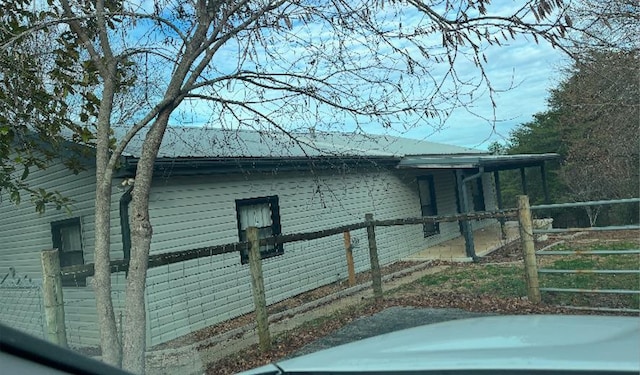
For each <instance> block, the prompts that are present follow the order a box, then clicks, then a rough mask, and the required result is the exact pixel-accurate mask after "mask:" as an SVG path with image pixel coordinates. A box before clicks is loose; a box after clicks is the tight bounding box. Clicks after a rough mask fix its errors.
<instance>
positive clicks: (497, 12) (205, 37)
mask: <svg viewBox="0 0 640 375" xmlns="http://www.w3.org/2000/svg"><path fill="white" fill-rule="evenodd" d="M51 4H52V5H51V6H50V9H48V13H45V14H43V15H42V16H41V17H36V18H35V19H32V20H31V19H30V20H29V23H28V24H27V25H26V26H25V27H24V30H23V31H21V32H18V33H16V35H15V36H14V37H11V38H5V41H4V42H3V44H2V46H1V48H2V49H3V50H8V49H10V48H11V46H12V45H13V44H14V43H15V42H16V41H18V40H20V38H22V37H24V36H25V35H29V34H32V33H34V32H37V31H39V30H45V29H47V28H49V27H51V25H63V32H62V33H61V35H60V37H59V38H58V39H57V43H59V44H60V46H61V51H62V53H66V54H68V55H69V56H75V57H76V61H75V63H74V64H70V65H69V66H67V67H66V68H67V69H69V70H71V71H72V72H74V74H77V75H78V77H79V82H80V83H88V84H87V85H86V86H81V85H80V84H79V83H78V86H79V87H84V88H91V89H82V90H80V92H82V93H83V94H84V96H83V97H84V98H85V102H86V103H92V104H93V105H94V106H95V113H93V112H90V111H87V112H86V114H87V116H88V118H85V119H86V120H87V121H89V122H90V123H91V126H92V127H94V129H95V131H94V132H93V136H94V137H95V152H96V170H97V176H96V177H97V179H96V183H97V185H96V186H97V187H96V204H95V209H96V220H95V227H96V238H95V277H94V289H95V294H96V303H97V311H98V317H99V323H100V328H101V336H100V337H101V346H102V353H103V359H104V360H105V361H106V362H108V363H111V364H116V365H119V364H121V363H122V365H123V367H124V368H126V369H128V370H130V371H133V372H136V373H143V372H144V353H145V330H144V327H145V324H144V322H145V307H144V289H145V279H146V272H147V259H148V255H149V249H150V244H151V239H152V224H151V222H150V220H149V210H148V208H149V191H150V187H151V181H152V172H153V165H154V161H155V158H156V155H157V153H158V149H159V147H160V144H161V142H162V139H163V135H164V133H165V131H166V129H167V125H168V123H169V121H170V120H171V119H172V116H179V115H181V114H182V115H184V114H185V113H188V112H189V111H190V110H193V111H196V109H195V108H197V111H198V112H204V113H208V116H209V118H208V123H209V124H210V125H211V126H218V127H219V126H223V127H232V128H234V129H235V128H240V127H251V128H259V129H262V130H267V131H277V132H282V133H284V134H288V135H291V136H292V137H293V135H292V133H291V132H290V129H291V122H292V119H295V122H296V125H295V126H296V127H307V128H312V129H313V128H316V127H319V128H321V129H330V128H332V127H335V126H336V125H335V124H345V123H347V124H349V125H350V126H352V127H353V128H355V129H356V131H363V128H364V127H365V126H370V125H371V124H381V125H382V126H384V127H387V128H392V127H396V128H401V129H402V128H407V127H413V126H424V125H430V124H431V125H433V126H437V125H438V124H439V123H440V121H441V120H442V119H445V118H446V117H447V116H448V113H449V111H450V110H451V109H452V108H456V107H460V106H466V105H468V104H469V102H470V100H471V99H470V98H472V97H474V93H475V94H476V95H475V96H476V97H477V96H478V94H479V93H481V92H488V93H489V95H490V96H492V95H493V87H492V86H491V84H490V80H489V77H488V76H487V74H486V70H485V67H486V64H487V60H486V58H485V56H484V54H483V51H484V49H485V48H486V47H487V46H489V45H501V44H503V43H505V42H507V41H509V40H511V39H514V38H516V37H517V36H519V35H525V36H528V37H530V38H531V39H532V41H535V42H538V41H540V40H544V41H545V42H547V43H551V44H552V45H554V46H557V47H558V48H564V47H563V46H562V43H560V41H561V40H562V38H563V37H564V35H565V34H566V32H567V31H568V30H569V29H571V20H570V18H569V17H567V16H566V14H565V9H564V2H563V1H562V0H530V1H526V2H525V3H524V4H523V5H522V6H519V7H515V8H513V9H501V8H498V7H495V8H494V7H493V6H492V5H491V4H490V2H489V1H488V0H477V1H464V0H460V1H449V0H448V1H444V2H443V1H424V0H407V1H388V2H385V1H378V0H376V1H369V0H360V1H355V2H354V1H350V0H336V1H320V0H293V1H287V0H273V1H267V0H257V1H256V0H254V1H249V0H227V1H218V0H197V1H195V0H191V1H181V2H176V1H170V0H155V1H152V2H146V3H143V4H144V5H140V3H137V2H126V1H109V2H105V1H104V0H97V1H88V2H76V1H74V0H58V1H54V2H52V3H51ZM29 9H30V8H29V4H28V3H26V6H25V11H28V10H29ZM462 64H471V65H472V66H474V67H475V69H476V74H475V78H471V79H470V78H469V77H468V76H463V75H461V74H460V71H459V68H460V66H462ZM132 96H133V97H135V99H134V100H131V99H126V98H131V97H132ZM118 103H120V104H118ZM114 127H121V128H123V129H125V130H126V131H125V133H126V134H125V135H124V136H123V137H122V138H120V139H117V142H116V143H115V146H114V145H113V144H112V139H110V137H111V130H112V129H113V128H114ZM134 136H138V137H143V138H144V143H143V146H142V153H141V156H140V159H139V162H138V165H137V171H136V176H135V185H134V188H133V201H132V205H131V208H132V211H133V212H132V215H131V229H132V231H131V235H132V248H131V259H130V263H129V274H128V278H127V287H126V306H125V314H126V316H125V319H124V327H123V340H124V342H122V343H120V342H119V341H118V335H117V330H116V323H115V317H114V312H113V305H112V301H111V284H110V274H109V260H110V259H109V248H110V244H109V237H110V233H109V231H110V226H109V223H110V210H109V207H110V203H111V202H110V197H111V186H112V178H113V172H114V168H115V167H116V165H117V161H118V158H119V156H120V155H121V154H122V152H123V150H125V148H126V147H127V145H128V143H129V142H130V141H131V139H132V138H133V137H134ZM121 348H122V357H121V356H120V353H121Z"/></svg>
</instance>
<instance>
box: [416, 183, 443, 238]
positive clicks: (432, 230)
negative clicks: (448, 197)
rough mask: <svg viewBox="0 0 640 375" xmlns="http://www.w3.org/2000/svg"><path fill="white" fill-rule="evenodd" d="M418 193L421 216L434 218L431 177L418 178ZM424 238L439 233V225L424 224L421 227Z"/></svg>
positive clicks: (435, 209) (434, 206) (434, 199)
mask: <svg viewBox="0 0 640 375" xmlns="http://www.w3.org/2000/svg"><path fill="white" fill-rule="evenodd" d="M418 193H419V194H420V206H421V210H422V216H436V215H437V214H438V207H437V205H436V189H435V184H434V182H433V176H423V177H418ZM423 230H424V236H425V237H430V236H433V235H436V234H438V233H440V223H426V224H424V226H423Z"/></svg>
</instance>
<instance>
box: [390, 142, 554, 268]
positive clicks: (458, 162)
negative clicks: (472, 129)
mask: <svg viewBox="0 0 640 375" xmlns="http://www.w3.org/2000/svg"><path fill="white" fill-rule="evenodd" d="M559 158H560V155H558V154H555V153H547V154H521V155H486V154H477V155H476V154H471V155H470V154H465V155H446V156H442V155H420V156H405V157H404V158H402V160H401V161H400V163H399V164H398V168H399V169H414V170H452V171H453V172H454V173H455V176H456V200H457V208H458V210H457V211H458V212H459V213H468V212H474V211H475V212H478V211H485V210H486V207H485V204H484V197H485V194H486V192H484V191H483V189H482V183H479V181H481V178H482V176H483V175H485V174H488V173H491V174H493V181H494V185H495V190H496V197H495V198H496V206H497V208H498V209H502V208H503V202H502V192H501V187H500V171H504V170H512V169H519V170H520V177H521V186H522V193H523V194H527V179H526V173H525V169H526V168H537V169H539V171H540V174H541V181H542V185H543V191H544V196H545V200H546V201H547V202H548V201H549V192H548V187H547V178H546V168H545V162H547V161H552V160H558V159H559ZM418 187H419V190H420V201H421V205H422V215H423V216H429V215H432V213H431V214H430V212H432V211H433V210H434V209H435V206H433V207H430V206H429V205H428V204H427V205H426V206H425V202H430V200H431V199H430V197H428V196H427V195H428V194H429V193H428V191H429V188H428V187H429V183H428V181H427V182H424V179H421V178H419V179H418ZM423 195H424V197H423ZM432 204H433V205H435V202H432ZM435 212H437V211H435ZM501 224H503V221H501ZM501 227H502V228H504V226H503V225H501ZM425 230H426V229H425ZM460 231H461V234H462V235H463V237H464V240H465V241H464V242H465V253H466V255H467V257H469V258H471V259H473V260H476V259H477V255H476V250H475V247H474V239H473V230H472V227H471V223H470V222H469V221H461V222H460ZM503 235H506V233H505V232H504V230H503Z"/></svg>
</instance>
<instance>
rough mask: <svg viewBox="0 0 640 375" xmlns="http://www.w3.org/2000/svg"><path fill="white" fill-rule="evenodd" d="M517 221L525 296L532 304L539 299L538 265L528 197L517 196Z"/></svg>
mask: <svg viewBox="0 0 640 375" xmlns="http://www.w3.org/2000/svg"><path fill="white" fill-rule="evenodd" d="M518 221H519V222H520V241H522V251H523V252H524V271H525V276H526V279H527V298H529V301H531V303H534V304H538V303H540V301H541V297H540V285H539V283H538V266H537V264H536V249H535V244H534V241H533V219H532V218H531V209H530V207H529V197H528V196H526V195H519V196H518Z"/></svg>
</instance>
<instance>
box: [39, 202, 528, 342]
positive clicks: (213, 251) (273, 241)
mask: <svg viewBox="0 0 640 375" xmlns="http://www.w3.org/2000/svg"><path fill="white" fill-rule="evenodd" d="M516 215H517V210H516V209H509V210H500V211H488V212H475V213H468V214H456V215H447V216H425V217H416V218H404V219H390V220H375V219H374V217H373V215H372V214H367V215H365V218H364V221H362V222H359V223H354V224H350V225H344V226H339V227H335V228H331V229H325V230H320V231H314V232H306V233H295V234H286V235H279V236H274V237H269V238H258V229H257V228H247V239H248V241H246V242H237V243H231V244H224V245H219V246H210V247H203V248H198V249H192V250H184V251H176V252H170V253H162V254H153V255H150V256H149V263H148V264H149V268H150V269H151V268H155V267H160V266H166V265H169V264H174V263H179V262H184V261H187V260H192V259H198V258H206V257H213V256H216V255H221V254H227V253H234V252H240V251H241V250H244V249H249V268H250V273H251V283H252V293H253V298H254V305H255V311H256V319H257V328H258V333H259V342H260V347H261V348H262V349H267V348H269V347H270V345H271V339H270V335H269V328H268V316H267V306H266V299H265V288H264V278H263V274H262V259H261V256H260V247H261V246H264V245H279V244H285V243H290V242H296V241H309V240H315V239H320V238H324V237H329V236H334V235H340V234H342V235H343V238H344V244H345V252H346V261H347V269H348V275H349V277H348V280H349V285H350V286H353V285H354V284H355V270H354V262H353V254H352V247H351V239H350V233H351V232H352V231H355V230H359V229H366V233H367V240H368V250H369V262H370V274H371V281H372V289H373V296H374V298H375V300H376V301H380V300H382V297H383V291H382V275H381V270H380V263H379V260H378V245H377V243H376V227H393V226H402V225H418V224H431V223H442V222H459V221H471V220H481V219H492V218H495V219H500V218H508V217H514V216H516ZM42 260H43V268H44V271H43V272H44V275H45V276H44V280H45V282H44V283H43V294H44V301H45V302H44V305H45V313H46V314H45V316H46V322H47V326H48V329H47V333H48V337H49V339H50V340H51V341H53V342H55V343H58V344H60V345H66V339H65V335H66V334H65V327H64V301H63V296H62V287H61V285H62V283H61V280H62V278H70V279H73V278H77V279H80V278H84V277H89V276H92V275H93V274H94V264H93V263H88V264H85V265H81V266H71V267H64V268H60V265H59V261H56V260H58V256H57V250H55V249H53V250H45V251H43V254H42ZM109 268H110V272H111V273H116V272H125V271H126V270H127V268H128V262H127V261H126V260H113V261H111V262H110V266H109Z"/></svg>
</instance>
